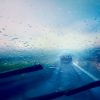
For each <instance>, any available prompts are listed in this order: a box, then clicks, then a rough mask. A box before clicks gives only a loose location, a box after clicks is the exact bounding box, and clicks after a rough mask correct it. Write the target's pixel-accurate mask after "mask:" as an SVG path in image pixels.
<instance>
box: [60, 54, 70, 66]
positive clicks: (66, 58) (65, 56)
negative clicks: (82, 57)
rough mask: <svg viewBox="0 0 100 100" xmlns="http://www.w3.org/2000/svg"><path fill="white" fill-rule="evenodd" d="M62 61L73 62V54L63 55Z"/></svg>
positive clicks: (64, 62) (65, 62)
mask: <svg viewBox="0 0 100 100" xmlns="http://www.w3.org/2000/svg"><path fill="white" fill-rule="evenodd" d="M60 62H61V63H63V64H70V63H72V56H71V55H62V56H61V57H60Z"/></svg>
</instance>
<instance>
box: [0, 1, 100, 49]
mask: <svg viewBox="0 0 100 100" xmlns="http://www.w3.org/2000/svg"><path fill="white" fill-rule="evenodd" d="M93 46H100V0H75V1H74V0H0V47H2V48H15V49H31V48H32V49H34V48H38V49H39V48H42V49H61V48H62V49H63V48H64V49H81V48H86V47H93Z"/></svg>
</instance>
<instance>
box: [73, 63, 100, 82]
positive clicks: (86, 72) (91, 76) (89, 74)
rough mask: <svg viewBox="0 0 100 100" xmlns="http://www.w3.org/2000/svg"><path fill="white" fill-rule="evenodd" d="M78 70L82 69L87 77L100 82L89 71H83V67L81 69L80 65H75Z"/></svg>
mask: <svg viewBox="0 0 100 100" xmlns="http://www.w3.org/2000/svg"><path fill="white" fill-rule="evenodd" d="M73 64H74V65H75V66H76V67H77V68H78V69H80V70H81V71H82V72H84V73H85V74H86V75H88V76H89V77H90V78H92V79H93V80H94V81H97V80H99V79H98V78H97V77H95V76H94V75H92V74H91V73H89V72H88V71H86V70H85V69H83V68H82V67H80V66H79V65H78V64H76V63H73Z"/></svg>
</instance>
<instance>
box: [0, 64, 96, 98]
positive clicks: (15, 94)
mask: <svg viewBox="0 0 100 100" xmlns="http://www.w3.org/2000/svg"><path fill="white" fill-rule="evenodd" d="M93 81H94V80H93V79H92V78H91V77H89V76H88V75H87V74H86V73H84V72H82V70H80V69H79V68H77V67H76V66H75V65H74V64H72V63H71V64H62V63H59V64H56V66H53V67H52V66H49V67H48V68H44V70H42V71H38V72H34V73H30V74H27V75H24V74H23V75H20V76H16V77H11V78H8V79H4V80H3V82H2V80H0V84H1V85H0V94H2V96H0V97H1V98H3V99H7V98H9V99H10V100H24V99H29V98H31V97H35V96H40V95H44V94H47V93H51V92H54V91H59V90H63V89H73V88H76V87H78V86H82V85H84V84H87V83H90V82H93ZM7 82H8V83H7ZM4 83H5V84H4ZM6 83H7V84H6ZM3 84H4V85H3ZM66 99H67V100H95V95H94V90H93V91H86V92H83V93H79V94H77V95H74V96H70V97H66V96H63V97H61V98H58V99H56V100H66Z"/></svg>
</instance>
